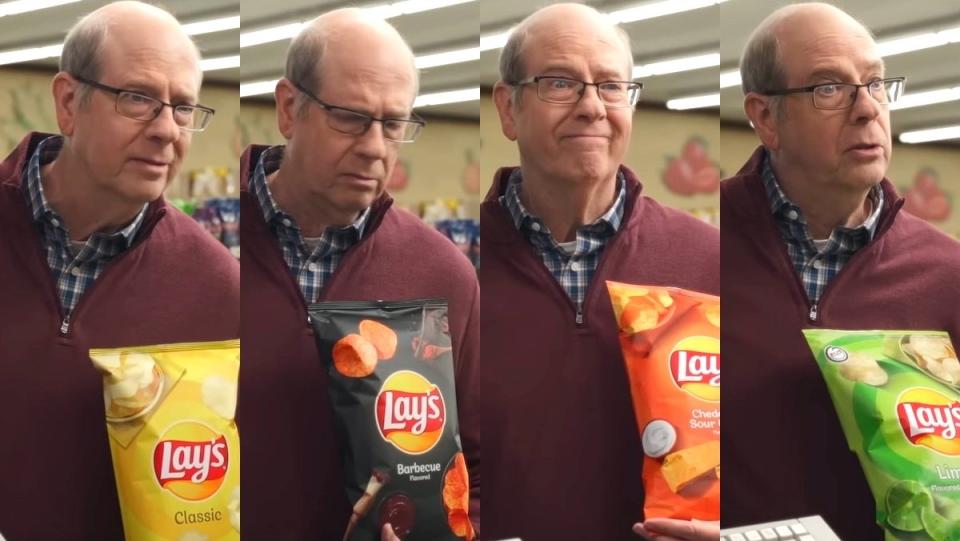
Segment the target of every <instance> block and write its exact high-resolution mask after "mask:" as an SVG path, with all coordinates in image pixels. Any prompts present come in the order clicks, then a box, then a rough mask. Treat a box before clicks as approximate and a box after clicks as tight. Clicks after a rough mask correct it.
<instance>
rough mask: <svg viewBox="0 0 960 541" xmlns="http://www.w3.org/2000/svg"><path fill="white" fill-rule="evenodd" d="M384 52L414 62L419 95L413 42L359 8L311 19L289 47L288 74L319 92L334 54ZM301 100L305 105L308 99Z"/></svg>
mask: <svg viewBox="0 0 960 541" xmlns="http://www.w3.org/2000/svg"><path fill="white" fill-rule="evenodd" d="M381 54H387V55H389V56H390V57H391V59H392V61H394V62H405V63H408V64H409V65H410V78H411V80H412V81H413V83H414V90H415V91H414V96H416V93H417V92H416V91H417V90H418V89H419V86H420V82H419V76H418V73H417V68H416V66H415V65H414V56H413V51H411V50H410V46H409V45H407V43H406V41H404V39H403V37H402V36H400V33H399V32H397V30H396V29H395V28H394V27H393V26H391V25H390V23H388V22H386V21H384V20H383V19H381V18H378V17H374V16H372V15H370V14H369V13H367V12H366V11H364V10H362V9H358V8H343V9H337V10H334V11H331V12H328V13H324V14H323V15H321V16H319V17H317V18H316V19H314V20H312V21H310V22H309V23H307V25H306V26H305V27H304V28H303V30H301V31H300V33H299V34H297V36H296V37H295V38H293V41H292V42H291V43H290V48H289V49H288V50H287V68H286V78H287V79H289V80H290V81H292V82H294V83H296V84H298V85H300V86H303V87H304V88H306V89H309V90H311V91H312V92H313V93H315V94H316V93H319V92H320V91H321V88H322V87H323V83H324V71H325V70H324V64H325V63H326V62H327V61H329V60H331V57H337V59H343V58H351V57H353V58H354V59H355V60H360V59H361V58H362V57H364V56H365V55H381ZM358 67H359V68H361V69H362V66H358ZM300 103H301V106H300V107H299V108H300V109H302V106H303V105H304V104H305V103H306V101H304V100H303V99H301V102H300Z"/></svg>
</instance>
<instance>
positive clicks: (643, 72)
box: [633, 53, 720, 79]
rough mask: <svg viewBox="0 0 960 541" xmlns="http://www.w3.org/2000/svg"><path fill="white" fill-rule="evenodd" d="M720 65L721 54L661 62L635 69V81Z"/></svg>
mask: <svg viewBox="0 0 960 541" xmlns="http://www.w3.org/2000/svg"><path fill="white" fill-rule="evenodd" d="M719 65H720V53H708V54H701V55H696V56H687V57H683V58H673V59H670V60H660V61H657V62H651V63H650V64H644V65H642V66H637V67H635V68H633V77H634V79H639V78H643V77H651V76H654V75H664V74H667V73H677V72H679V71H690V70H696V69H702V68H712V67H715V66H719Z"/></svg>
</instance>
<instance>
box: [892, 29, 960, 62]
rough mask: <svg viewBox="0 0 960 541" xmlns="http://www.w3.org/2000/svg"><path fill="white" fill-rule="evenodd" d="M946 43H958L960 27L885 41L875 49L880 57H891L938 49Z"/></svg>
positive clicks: (959, 40) (959, 41)
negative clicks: (932, 48) (933, 48)
mask: <svg viewBox="0 0 960 541" xmlns="http://www.w3.org/2000/svg"><path fill="white" fill-rule="evenodd" d="M948 43H960V27H957V28H949V29H947V30H941V31H939V32H926V33H924V34H915V35H912V36H904V37H900V38H891V39H885V40H882V41H880V42H878V43H877V49H879V51H880V56H893V55H898V54H903V53H909V52H911V51H919V50H921V49H929V48H931V47H940V46H941V45H947V44H948Z"/></svg>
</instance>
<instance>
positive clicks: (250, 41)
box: [240, 23, 306, 49]
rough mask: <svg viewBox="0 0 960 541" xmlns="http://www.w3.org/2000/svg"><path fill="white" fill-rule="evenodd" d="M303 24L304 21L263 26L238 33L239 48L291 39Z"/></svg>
mask: <svg viewBox="0 0 960 541" xmlns="http://www.w3.org/2000/svg"><path fill="white" fill-rule="evenodd" d="M305 24H306V23H288V24H283V25H280V26H272V27H270V28H264V29H262V30H254V31H253V32H243V33H242V34H240V48H241V49H242V48H244V47H253V46H254V45H260V44H262V43H270V42H271V41H280V40H284V39H292V38H293V37H294V36H296V35H297V34H299V33H300V29H301V28H303V26H304V25H305Z"/></svg>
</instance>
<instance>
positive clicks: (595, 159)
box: [499, 23, 633, 182]
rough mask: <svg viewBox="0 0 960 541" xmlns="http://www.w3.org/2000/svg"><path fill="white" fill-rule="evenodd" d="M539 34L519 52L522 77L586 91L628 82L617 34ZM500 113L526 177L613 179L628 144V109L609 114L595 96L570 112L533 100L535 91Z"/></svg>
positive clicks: (568, 30) (527, 89)
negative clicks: (566, 82)
mask: <svg viewBox="0 0 960 541" xmlns="http://www.w3.org/2000/svg"><path fill="white" fill-rule="evenodd" d="M545 26H546V25H544V26H540V27H538V28H537V29H536V31H535V32H531V35H529V36H528V37H527V39H526V42H525V43H524V46H523V47H522V50H521V54H522V55H523V64H524V69H525V71H526V74H525V75H526V77H534V76H540V75H552V76H559V77H567V78H570V79H576V80H580V81H585V82H589V83H598V82H604V81H629V80H631V74H630V73H629V70H628V57H627V53H626V49H625V47H624V45H623V44H622V42H621V41H620V39H619V37H618V36H617V35H616V33H615V32H614V31H613V30H611V29H609V28H604V27H595V26H593V25H590V24H587V23H583V24H581V25H578V26H571V27H564V28H559V29H556V30H553V31H551V30H549V29H548V28H546V27H545ZM518 92H519V94H518V95H517V99H516V101H515V102H514V101H513V100H511V102H512V103H510V104H508V105H504V106H500V108H499V109H500V110H499V112H500V116H501V121H502V123H503V129H504V133H505V134H506V135H507V136H508V137H509V138H511V139H514V138H515V139H516V141H517V145H518V146H519V149H520V155H521V161H522V163H523V166H524V168H525V170H527V171H528V172H534V173H535V174H537V175H541V176H543V177H544V178H551V179H570V180H571V181H574V182H577V181H587V180H596V179H607V178H611V177H613V175H615V173H616V170H617V168H618V167H619V165H620V164H621V163H622V161H623V156H624V153H625V152H626V147H627V144H628V142H629V141H630V130H631V126H632V115H633V108H632V107H628V108H610V107H606V106H605V105H604V104H603V102H601V101H600V98H599V97H598V94H597V88H596V87H592V86H588V87H586V88H585V89H584V92H583V96H582V97H581V98H580V101H579V102H577V103H575V104H556V103H549V102H545V101H543V100H541V99H539V98H538V96H537V88H536V85H535V84H529V85H525V86H523V87H521V88H519V89H518Z"/></svg>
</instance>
